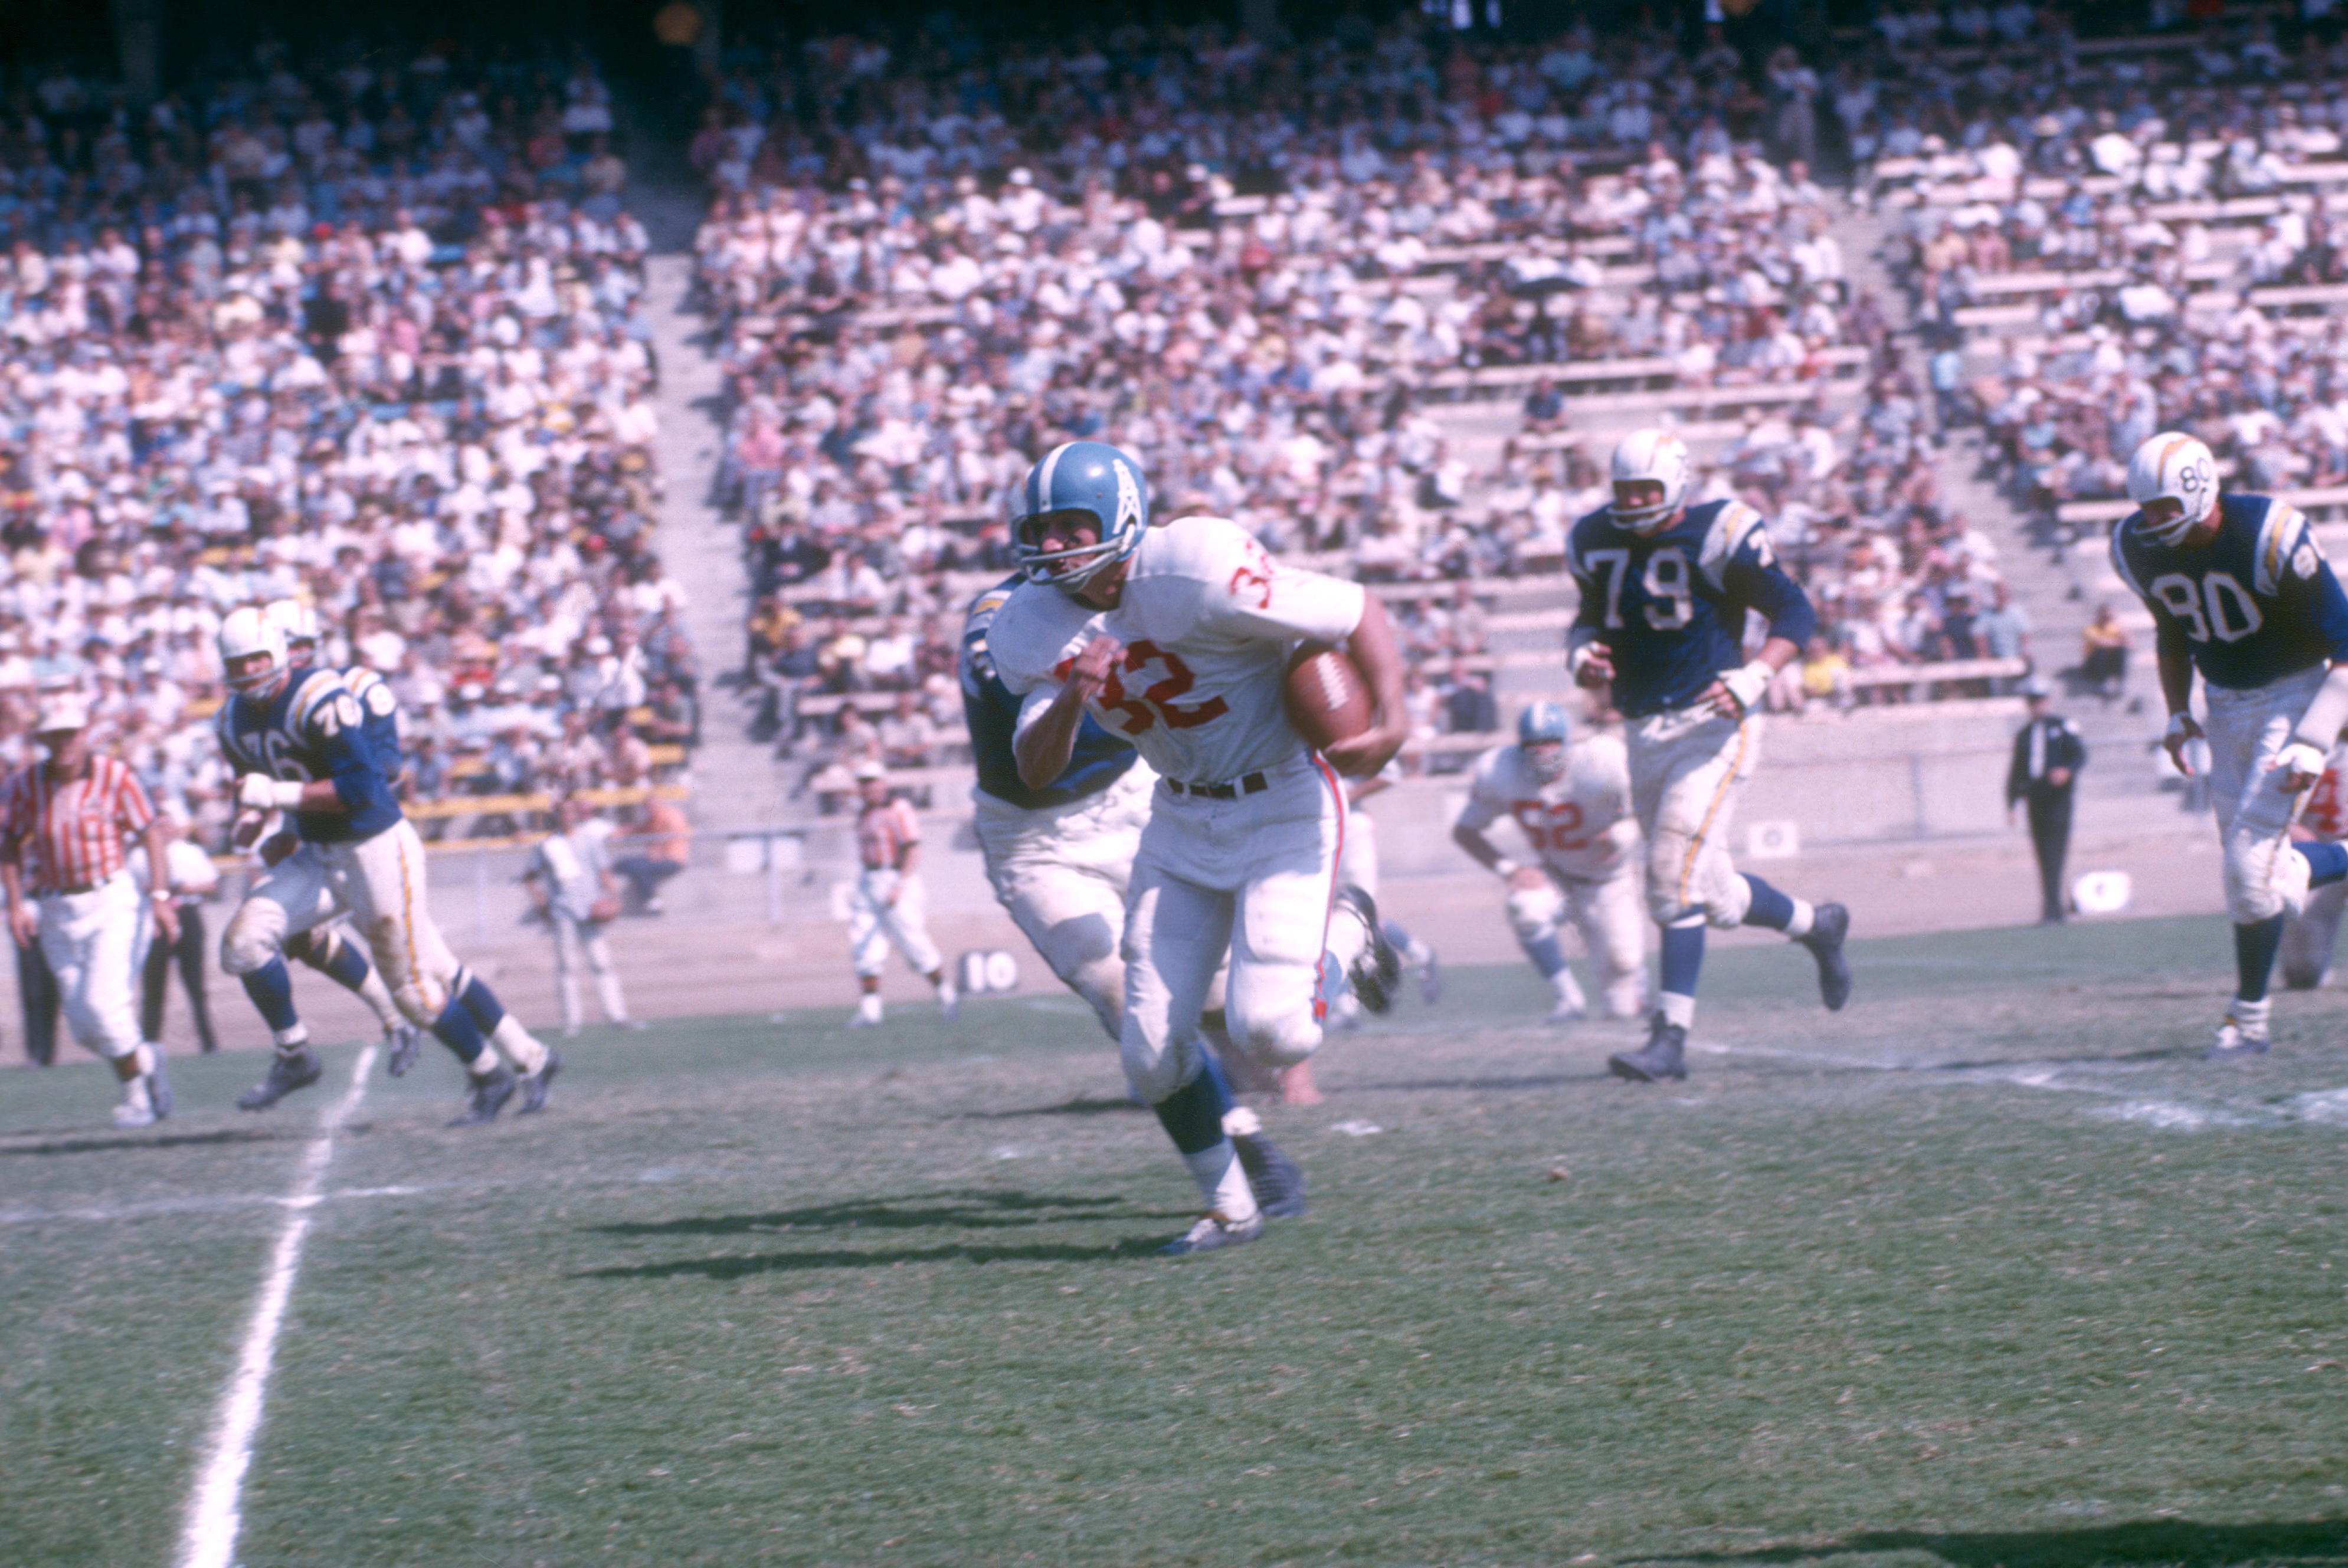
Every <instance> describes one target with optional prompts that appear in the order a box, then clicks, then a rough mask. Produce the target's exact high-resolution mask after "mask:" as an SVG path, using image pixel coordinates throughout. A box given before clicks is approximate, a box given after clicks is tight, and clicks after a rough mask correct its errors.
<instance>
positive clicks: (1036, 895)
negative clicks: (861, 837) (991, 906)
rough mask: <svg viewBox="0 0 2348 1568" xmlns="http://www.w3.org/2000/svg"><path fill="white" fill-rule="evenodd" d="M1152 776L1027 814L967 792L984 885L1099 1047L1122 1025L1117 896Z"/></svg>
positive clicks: (1121, 926) (1120, 901)
mask: <svg viewBox="0 0 2348 1568" xmlns="http://www.w3.org/2000/svg"><path fill="white" fill-rule="evenodd" d="M1157 782H1158V775H1157V774H1153V773H1151V772H1150V771H1149V770H1148V768H1147V767H1140V766H1136V767H1132V768H1128V770H1126V773H1125V775H1124V776H1123V777H1122V778H1120V779H1118V780H1117V783H1115V784H1111V785H1110V786H1109V787H1108V788H1107V789H1105V790H1103V791H1101V792H1100V793H1099V794H1091V795H1086V797H1085V798H1084V799H1082V800H1078V801H1071V802H1070V803H1069V804H1066V805H1063V806H1056V807H1053V808H1050V809H1048V810H1044V811H1027V810H1024V809H1022V808H1021V807H1018V806H1015V805H1013V804H1010V803H1008V802H1007V801H1001V800H997V799H996V798H995V797H994V796H993V795H991V794H986V793H985V792H984V791H983V790H977V791H973V792H972V795H971V799H972V803H973V812H972V816H971V825H972V827H973V829H974V830H975V831H976V833H977V835H978V846H979V848H980V850H981V851H982V852H983V854H984V855H985V856H986V879H987V880H988V881H989V882H990V883H992V884H993V885H994V897H995V898H996V899H997V900H998V901H999V902H1000V903H1001V904H1002V905H1003V907H1004V909H1005V910H1007V911H1008V912H1009V913H1010V916H1011V918H1012V919H1013V921H1014V922H1015V923H1016V924H1017V925H1018V927H1019V928H1020V929H1021V930H1022V931H1024V932H1025V933H1026V934H1027V939H1028V940H1029V941H1030V942H1032V943H1034V944H1035V951H1036V953H1037V954H1038V955H1039V956H1041V957H1042V958H1043V960H1044V962H1045V963H1046V964H1048V965H1050V966H1051V968H1052V972H1053V973H1054V974H1056V975H1057V976H1059V977H1060V979H1061V980H1062V982H1063V983H1065V984H1066V986H1067V988H1068V989H1070V990H1072V991H1074V992H1076V994H1077V995H1078V996H1080V997H1082V998H1084V999H1085V1000H1086V1002H1087V1003H1089V1004H1090V1005H1091V1007H1092V1009H1093V1012H1094V1013H1095V1015H1096V1016H1097V1017H1098V1018H1099V1019H1100V1021H1101V1027H1102V1028H1103V1029H1105V1030H1107V1031H1108V1033H1109V1038H1110V1039H1112V1040H1114V1039H1116V1038H1117V1036H1118V1034H1119V1031H1120V1030H1121V1028H1122V1026H1123V1020H1124V1018H1125V960H1124V959H1122V958H1119V957H1118V956H1117V943H1118V941H1119V940H1120V938H1122V937H1123V935H1124V932H1125V895H1126V888H1127V884H1128V879H1129V877H1130V876H1131V875H1132V871H1133V859H1134V856H1135V854H1136V853H1137V852H1138V849H1139V847H1140V844H1141V829H1142V825H1144V824H1145V823H1147V822H1148V820H1149V796H1150V792H1151V791H1152V790H1153V789H1154V788H1155V787H1156V785H1157Z"/></svg>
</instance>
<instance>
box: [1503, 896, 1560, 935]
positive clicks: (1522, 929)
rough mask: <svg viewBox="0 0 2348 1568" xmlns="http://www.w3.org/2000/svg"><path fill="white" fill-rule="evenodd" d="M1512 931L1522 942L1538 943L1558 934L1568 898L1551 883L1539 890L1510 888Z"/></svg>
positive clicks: (1508, 906) (1509, 910) (1510, 926)
mask: <svg viewBox="0 0 2348 1568" xmlns="http://www.w3.org/2000/svg"><path fill="white" fill-rule="evenodd" d="M1507 908H1508V914H1509V929H1510V930H1512V931H1514V932H1515V933H1516V934H1517V940H1518V941H1519V942H1538V941H1540V940H1541V939H1542V938H1545V937H1554V936H1556V935H1557V928H1558V926H1559V925H1560V923H1561V922H1562V921H1563V920H1564V919H1565V895H1564V894H1563V893H1561V892H1560V891H1559V890H1558V889H1557V887H1556V886H1554V885H1553V884H1550V883H1547V882H1544V883H1542V884H1541V885H1540V886H1538V887H1511V888H1509V902H1508V905H1507Z"/></svg>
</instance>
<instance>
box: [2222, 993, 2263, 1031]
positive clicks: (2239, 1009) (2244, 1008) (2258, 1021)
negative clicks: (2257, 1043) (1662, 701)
mask: <svg viewBox="0 0 2348 1568" xmlns="http://www.w3.org/2000/svg"><path fill="white" fill-rule="evenodd" d="M2273 1010H2274V999H2273V998H2272V997H2261V998H2260V999H2258V1000H2257V1001H2254V1002H2246V1001H2244V1000H2243V999H2241V998H2240V997H2236V998H2235V999H2233V1000H2232V1001H2230V1002H2228V1003H2227V1004H2226V1016H2227V1017H2228V1018H2230V1019H2231V1020H2234V1027H2235V1028H2237V1029H2239V1030H2241V1031H2242V1032H2243V1033H2244V1034H2246V1035H2248V1036H2250V1038H2251V1039H2252V1040H2264V1039H2265V1038H2266V1035H2267V1019H2268V1016H2269V1015H2270V1014H2271V1013H2272V1012H2273Z"/></svg>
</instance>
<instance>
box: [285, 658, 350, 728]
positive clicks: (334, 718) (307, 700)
mask: <svg viewBox="0 0 2348 1568" xmlns="http://www.w3.org/2000/svg"><path fill="white" fill-rule="evenodd" d="M287 717H288V718H290V719H291V720H292V721H293V729H294V730H295V731H296V732H297V733H298V732H302V731H306V730H311V729H317V730H320V731H322V732H324V733H326V734H329V735H331V734H334V733H336V732H337V731H339V730H342V729H345V728H347V727H350V726H354V725H355V724H357V723H358V722H359V704H358V699H356V698H355V697H353V696H352V695H351V689H350V688H349V687H348V686H345V685H344V684H343V677H342V674H341V672H340V671H334V670H314V671H311V672H310V673H309V674H307V675H305V676H304V677H303V678H302V683H301V684H300V685H298V686H296V687H295V688H294V689H293V702H291V703H289V704H288V705H287Z"/></svg>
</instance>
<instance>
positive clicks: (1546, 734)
mask: <svg viewBox="0 0 2348 1568" xmlns="http://www.w3.org/2000/svg"><path fill="white" fill-rule="evenodd" d="M1567 733H1568V725H1567V723H1566V717H1565V710H1564V709H1563V708H1561V707H1560V706H1558V705H1557V704H1556V703H1555V702H1535V703H1533V704H1532V705H1531V706H1530V707H1529V708H1527V709H1526V710H1525V711H1524V712H1521V713H1519V714H1518V715H1517V745H1518V747H1519V749H1520V750H1522V751H1523V753H1525V762H1526V764H1527V765H1528V766H1529V767H1530V768H1531V769H1532V771H1533V776H1534V777H1535V778H1538V779H1540V781H1541V782H1542V783H1543V784H1552V783H1555V782H1556V781H1557V780H1559V779H1560V778H1563V777H1564V776H1565V743H1566V737H1567ZM1552 746H1554V747H1555V748H1556V750H1554V751H1551V750H1550V747H1552Z"/></svg>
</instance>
